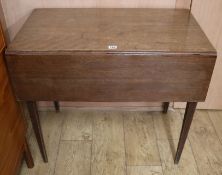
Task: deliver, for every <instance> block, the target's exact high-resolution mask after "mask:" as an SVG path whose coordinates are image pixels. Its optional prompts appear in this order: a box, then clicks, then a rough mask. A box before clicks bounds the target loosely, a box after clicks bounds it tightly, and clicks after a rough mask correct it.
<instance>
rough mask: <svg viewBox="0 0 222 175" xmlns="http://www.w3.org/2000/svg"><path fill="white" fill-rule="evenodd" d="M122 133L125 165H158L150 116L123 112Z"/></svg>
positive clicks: (142, 113) (158, 159)
mask: <svg viewBox="0 0 222 175" xmlns="http://www.w3.org/2000/svg"><path fill="white" fill-rule="evenodd" d="M124 132H125V148H126V163H127V165H138V166H139V165H160V164H161V163H160V158H159V153H158V149H157V143H156V139H155V130H154V127H153V119H152V116H151V115H149V114H147V113H146V112H125V113H124Z"/></svg>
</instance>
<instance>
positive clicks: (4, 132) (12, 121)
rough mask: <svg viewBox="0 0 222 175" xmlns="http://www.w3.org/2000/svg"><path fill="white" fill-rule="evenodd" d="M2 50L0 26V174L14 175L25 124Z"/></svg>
mask: <svg viewBox="0 0 222 175" xmlns="http://www.w3.org/2000/svg"><path fill="white" fill-rule="evenodd" d="M4 49H5V42H4V37H3V34H2V30H1V26H0V130H1V131H0V174H2V175H4V174H7V175H14V174H16V173H18V168H19V166H20V163H21V160H22V158H23V154H24V143H25V134H26V123H25V121H24V119H23V117H22V113H21V110H20V108H19V107H18V105H17V103H16V101H15V97H14V94H13V92H12V89H11V86H10V83H9V79H8V75H7V70H6V67H5V62H4V55H3V52H4ZM29 156H30V154H29Z"/></svg>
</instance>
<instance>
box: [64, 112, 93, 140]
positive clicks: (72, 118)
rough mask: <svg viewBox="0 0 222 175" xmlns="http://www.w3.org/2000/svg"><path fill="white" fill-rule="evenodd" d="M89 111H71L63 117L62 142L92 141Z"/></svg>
mask: <svg viewBox="0 0 222 175" xmlns="http://www.w3.org/2000/svg"><path fill="white" fill-rule="evenodd" d="M91 113H92V112H91V111H90V112H89V111H73V112H68V113H67V114H66V115H65V119H64V120H65V121H64V124H63V129H62V137H61V139H62V140H92V120H93V118H92V116H91Z"/></svg>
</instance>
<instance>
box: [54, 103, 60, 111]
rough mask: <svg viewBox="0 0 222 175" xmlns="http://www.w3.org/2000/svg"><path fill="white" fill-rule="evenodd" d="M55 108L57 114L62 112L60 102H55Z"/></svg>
mask: <svg viewBox="0 0 222 175" xmlns="http://www.w3.org/2000/svg"><path fill="white" fill-rule="evenodd" d="M54 106H55V110H56V112H59V111H60V106H59V102H58V101H54Z"/></svg>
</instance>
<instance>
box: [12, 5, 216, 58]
mask: <svg viewBox="0 0 222 175" xmlns="http://www.w3.org/2000/svg"><path fill="white" fill-rule="evenodd" d="M108 45H117V46H118V48H117V49H116V50H114V51H115V52H116V51H121V52H122V51H127V52H128V51H133V52H135V51H138V52H140V51H145V52H147V51H149V52H151V51H153V52H173V53H175V52H177V53H180V52H183V53H184V52H185V53H193V52H194V53H196V52H201V53H202V52H210V53H213V54H215V50H214V48H213V47H212V45H211V44H210V42H209V41H208V39H207V37H206V36H205V34H204V33H203V31H202V30H201V29H200V27H199V25H198V24H197V22H196V21H195V19H194V18H193V16H192V15H190V12H189V10H177V9H36V10H34V11H33V13H32V14H31V16H30V17H29V19H28V20H27V22H26V23H25V25H24V26H23V28H22V30H21V31H20V32H19V33H18V35H17V36H16V38H15V40H14V41H13V42H12V43H11V44H10V45H9V47H8V52H10V53H13V52H19V53H21V52H22V51H25V53H27V52H35V53H36V52H49V51H52V52H57V51H59V52H61V51H108ZM17 54H18V53H17Z"/></svg>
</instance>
